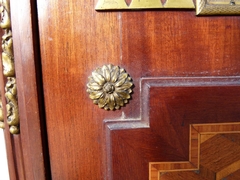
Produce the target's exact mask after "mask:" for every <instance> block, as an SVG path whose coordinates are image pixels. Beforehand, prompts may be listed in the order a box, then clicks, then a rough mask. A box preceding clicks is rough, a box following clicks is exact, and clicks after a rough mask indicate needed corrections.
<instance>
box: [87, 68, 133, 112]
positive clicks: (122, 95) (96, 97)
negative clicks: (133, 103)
mask: <svg viewBox="0 0 240 180" xmlns="http://www.w3.org/2000/svg"><path fill="white" fill-rule="evenodd" d="M131 81H132V78H131V77H130V76H129V75H128V74H127V73H126V71H125V70H124V69H123V68H120V67H119V66H114V65H112V64H109V65H104V66H103V67H100V68H97V69H96V70H94V71H93V72H92V75H91V76H90V77H89V82H88V84H87V92H88V93H89V97H90V99H92V100H93V103H94V104H97V105H98V106H99V108H104V109H105V110H115V109H120V107H122V106H124V104H126V103H128V100H129V99H130V98H131V95H130V94H131V93H132V89H131V87H132V86H133V83H132V82H131Z"/></svg>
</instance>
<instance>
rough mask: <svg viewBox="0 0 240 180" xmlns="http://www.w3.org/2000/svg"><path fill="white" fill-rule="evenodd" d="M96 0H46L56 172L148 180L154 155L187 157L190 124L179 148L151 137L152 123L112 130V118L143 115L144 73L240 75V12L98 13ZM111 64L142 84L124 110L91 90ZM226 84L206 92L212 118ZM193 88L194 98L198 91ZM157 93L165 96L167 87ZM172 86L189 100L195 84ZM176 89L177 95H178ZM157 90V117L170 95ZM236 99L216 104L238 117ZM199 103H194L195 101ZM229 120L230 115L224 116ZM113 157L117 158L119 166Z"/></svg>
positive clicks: (44, 46)
mask: <svg viewBox="0 0 240 180" xmlns="http://www.w3.org/2000/svg"><path fill="white" fill-rule="evenodd" d="M96 3H97V0H93V1H83V0H69V1H65V0H58V1H57V0H48V1H42V0H38V1H37V7H38V18H39V34H40V49H41V61H42V72H43V86H44V101H45V110H46V124H47V134H48V142H49V144H48V145H49V155H50V164H51V172H52V179H58V180H65V179H83V180H85V179H89V180H90V179H92V180H96V179H114V180H123V179H125V180H132V179H139V180H146V178H148V163H149V162H152V161H153V162H154V161H156V160H173V161H174V160H175V161H176V160H184V159H187V157H188V137H187V136H188V131H186V132H185V131H182V133H183V134H182V135H180V136H179V135H176V138H179V137H180V138H181V139H182V140H183V142H184V143H185V144H177V145H178V147H180V148H179V149H175V148H171V146H170V145H169V144H168V143H167V142H165V141H161V139H158V138H154V139H148V138H150V137H151V134H150V133H147V131H143V130H144V129H135V130H132V131H127V130H117V131H110V132H109V129H108V127H106V126H105V124H104V122H103V121H104V119H113V120H115V121H116V120H118V119H121V118H125V119H128V118H130V119H132V120H137V119H138V118H139V116H140V97H139V95H140V87H139V84H140V79H141V78H142V77H167V76H171V77H183V78H184V77H189V76H190V77H205V76H225V77H227V78H228V76H238V75H239V74H240V61H239V58H240V51H239V45H240V28H239V26H240V19H239V17H237V16H221V17H220V16H215V17H210V16H209V17H196V16H195V11H194V10H180V11H178V10H160V11H156V10H154V11H153V10H148V11H131V12H124V11H123V12H121V11H114V12H109V11H104V12H97V11H95V9H94V8H95V5H96ZM109 63H112V64H114V65H119V66H121V67H123V68H125V69H126V71H127V72H128V73H129V74H130V76H131V77H132V78H133V82H134V85H135V87H134V89H133V90H134V93H133V96H132V99H131V100H130V102H129V104H127V105H126V106H125V107H123V108H121V110H119V111H114V112H111V111H104V110H102V109H99V108H98V107H97V106H96V105H94V104H93V103H92V101H91V100H90V99H89V98H88V94H87V93H86V83H87V81H88V78H87V77H88V76H89V75H91V72H92V71H93V70H94V69H95V68H97V67H100V66H102V65H104V64H109ZM225 90H226V92H225V91H224V90H223V89H222V90H219V97H221V93H223V94H225V95H226V94H230V93H228V91H229V92H233V91H234V90H233V89H231V88H229V89H228V88H226V89H225ZM200 91H201V88H199V87H196V92H200ZM216 91H217V87H216V89H214V90H209V91H207V92H206V93H208V94H206V93H205V96H204V95H201V93H199V94H198V95H199V101H201V102H204V103H205V105H206V107H207V108H206V109H204V108H203V107H202V110H205V115H208V116H211V113H212V111H214V112H213V114H214V115H216V116H217V112H215V111H219V110H220V109H221V108H220V107H218V108H214V109H212V108H211V107H210V105H208V102H207V101H206V100H205V98H206V97H211V95H214V94H215V92H216ZM191 92H192V96H191V98H194V93H193V92H194V90H191ZM152 93H153V95H154V92H152ZM155 93H156V95H157V94H158V93H160V92H159V91H158V90H157V88H156V92H155ZM171 93H172V94H175V95H178V93H180V95H182V97H186V96H187V94H188V93H189V91H188V90H183V91H180V90H179V91H178V93H177V92H176V91H174V90H172V91H171ZM234 93H236V94H237V92H235V91H234ZM163 95H164V94H163ZM168 95H169V97H168V98H169V99H168V100H170V99H171V96H170V95H171V94H168ZM152 97H153V99H151V101H153V103H154V105H155V106H156V107H155V106H154V107H155V109H154V111H153V110H152V109H151V108H150V111H149V112H151V115H152V119H154V117H155V116H156V117H157V112H158V110H159V109H161V107H160V106H159V107H157V106H158V105H159V101H160V100H161V99H156V100H155V101H154V96H152ZM159 98H161V97H159ZM204 100H205V101H204ZM215 100H216V99H215ZM232 100H234V98H233V97H232V98H230V100H229V99H224V98H220V100H216V101H215V104H217V103H219V104H221V102H222V101H223V102H224V104H225V105H227V104H230V105H231V106H230V107H231V108H228V110H229V111H228V113H229V114H227V113H226V111H223V112H222V113H226V114H224V115H225V117H229V116H231V115H232V117H233V116H234V114H233V113H231V112H232V111H234V113H236V112H235V109H234V107H235V105H233V104H231V101H232ZM190 101H191V99H189V100H186V101H185V102H186V103H190ZM234 102H235V101H234ZM172 103H175V104H174V106H176V107H181V105H182V104H181V103H180V100H179V101H172ZM204 103H203V104H204ZM192 107H194V104H192V105H189V104H188V108H190V109H191V108H192ZM221 107H222V108H223V107H224V108H225V106H221ZM221 110H222V109H221ZM152 111H153V112H152ZM191 112H192V114H191V117H192V118H194V117H195V116H196V117H197V118H198V120H199V121H200V120H201V118H203V117H201V118H200V114H199V113H197V109H192V111H191ZM236 117H237V116H236ZM162 121H164V117H163V119H162ZM224 121H225V119H224V118H221V117H220V120H219V122H224ZM235 121H238V119H235ZM155 122H156V121H155ZM172 123H173V124H174V122H172ZM157 125H159V124H156V126H157ZM154 126H155V125H154ZM184 128H185V126H184ZM156 130H157V128H156ZM176 130H177V129H176ZM161 132H162V133H161ZM108 133H109V134H108ZM159 133H160V135H159V136H161V137H163V138H166V139H167V138H168V137H167V135H169V134H171V131H170V130H169V131H168V130H167V129H165V130H164V131H159ZM165 136H166V137H165ZM130 137H131V138H130ZM133 137H134V138H135V139H133ZM109 139H113V140H112V141H111V142H113V143H107V142H110V141H109ZM174 142H178V140H177V139H176V140H174ZM156 143H157V144H162V147H165V146H166V147H167V148H169V150H171V151H169V153H168V154H167V155H166V156H165V154H164V156H163V155H161V153H157V152H158V151H151V150H152V149H154V147H156ZM172 143H173V142H172ZM109 148H111V149H112V152H113V153H114V155H116V156H114V158H112V156H110V155H111V154H108V153H107V152H108V150H109ZM138 150H140V151H138ZM163 150H164V149H163ZM141 152H146V154H144V155H145V157H147V160H145V159H142V157H143V155H142V153H141ZM178 153H180V154H179V155H177V154H178ZM133 160H134V161H133ZM109 164H112V169H111V171H110V170H109V169H108V167H109V166H108V165H109ZM119 167H121V168H119Z"/></svg>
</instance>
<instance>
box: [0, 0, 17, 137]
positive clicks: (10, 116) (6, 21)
mask: <svg viewBox="0 0 240 180" xmlns="http://www.w3.org/2000/svg"><path fill="white" fill-rule="evenodd" d="M0 8H1V22H0V26H1V28H2V29H3V30H4V35H3V36H2V63H3V74H4V76H5V77H6V78H7V83H6V85H5V97H6V109H7V123H8V124H9V126H10V127H9V130H10V132H11V133H12V134H18V133H19V112H18V102H17V87H16V78H15V67H14V55H13V39H12V30H11V20H10V2H9V0H0Z"/></svg>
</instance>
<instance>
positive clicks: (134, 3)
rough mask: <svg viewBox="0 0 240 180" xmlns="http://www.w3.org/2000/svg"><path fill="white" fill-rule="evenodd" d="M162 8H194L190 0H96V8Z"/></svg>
mask: <svg viewBox="0 0 240 180" xmlns="http://www.w3.org/2000/svg"><path fill="white" fill-rule="evenodd" d="M162 8H184V9H185V8H189V9H194V3H193V1H192V0H166V1H165V2H164V3H163V2H162V1H160V0H131V1H130V2H129V1H128V2H127V1H126V0H98V3H97V5H96V7H95V9H96V10H116V9H162Z"/></svg>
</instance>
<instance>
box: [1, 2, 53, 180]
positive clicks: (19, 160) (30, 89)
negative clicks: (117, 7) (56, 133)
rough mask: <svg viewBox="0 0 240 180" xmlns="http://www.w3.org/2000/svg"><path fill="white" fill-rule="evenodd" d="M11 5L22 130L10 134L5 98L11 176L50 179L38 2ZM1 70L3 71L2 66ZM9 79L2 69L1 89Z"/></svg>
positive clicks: (6, 132)
mask: <svg viewBox="0 0 240 180" xmlns="http://www.w3.org/2000/svg"><path fill="white" fill-rule="evenodd" d="M10 6H11V24H12V34H13V47H14V60H15V70H16V81H17V90H18V105H19V116H20V134H18V135H10V132H9V128H8V124H7V122H6V107H5V106H6V103H5V101H6V100H5V99H3V107H4V112H5V130H4V134H5V139H6V148H7V158H8V165H9V174H10V179H11V180H23V179H34V180H38V179H39V180H43V179H50V178H51V175H50V168H49V161H48V152H47V138H46V135H45V133H46V132H45V127H44V126H45V125H44V121H45V119H44V106H43V95H42V90H41V68H40V54H39V42H38V39H39V37H38V30H37V28H38V27H37V16H36V15H37V14H36V3H35V2H34V1H32V0H31V1H30V0H23V1H17V0H11V1H10ZM0 70H1V72H2V67H1V69H0ZM5 83H6V79H5V80H3V77H2V73H1V92H4V86H5ZM3 97H4V96H3Z"/></svg>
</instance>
